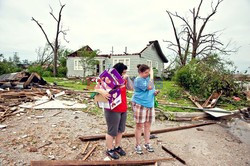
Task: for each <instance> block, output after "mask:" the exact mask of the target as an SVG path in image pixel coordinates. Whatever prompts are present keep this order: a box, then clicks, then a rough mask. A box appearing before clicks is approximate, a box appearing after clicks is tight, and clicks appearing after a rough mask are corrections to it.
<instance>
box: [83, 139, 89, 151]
mask: <svg viewBox="0 0 250 166" xmlns="http://www.w3.org/2000/svg"><path fill="white" fill-rule="evenodd" d="M89 143H90V142H89V141H88V142H87V143H86V145H85V146H84V148H83V150H82V154H85V151H86V150H87V148H88V146H89Z"/></svg>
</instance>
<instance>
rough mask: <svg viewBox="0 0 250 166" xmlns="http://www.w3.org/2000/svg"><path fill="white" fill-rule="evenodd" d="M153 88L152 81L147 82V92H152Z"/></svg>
mask: <svg viewBox="0 0 250 166" xmlns="http://www.w3.org/2000/svg"><path fill="white" fill-rule="evenodd" d="M153 88H154V84H153V82H152V81H149V83H148V90H152V89H153Z"/></svg>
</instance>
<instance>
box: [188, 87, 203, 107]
mask: <svg viewBox="0 0 250 166" xmlns="http://www.w3.org/2000/svg"><path fill="white" fill-rule="evenodd" d="M184 92H185V93H186V95H188V98H189V99H190V100H191V101H192V102H193V103H194V104H195V105H196V107H198V108H203V107H202V106H201V105H200V103H198V102H197V101H195V99H194V97H193V96H191V95H190V94H189V93H188V92H187V91H184Z"/></svg>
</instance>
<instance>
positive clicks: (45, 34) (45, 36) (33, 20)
mask: <svg viewBox="0 0 250 166" xmlns="http://www.w3.org/2000/svg"><path fill="white" fill-rule="evenodd" d="M31 20H32V21H35V22H36V24H37V25H38V26H39V27H40V29H41V30H42V32H43V34H44V36H45V38H46V40H47V42H48V44H49V45H50V47H51V48H52V50H54V46H53V45H52V43H51V42H50V41H49V38H48V36H47V34H46V32H45V31H44V29H43V27H42V25H41V24H40V23H39V22H38V21H37V20H36V19H34V18H33V17H32V19H31Z"/></svg>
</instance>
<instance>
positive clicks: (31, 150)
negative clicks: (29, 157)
mask: <svg viewBox="0 0 250 166" xmlns="http://www.w3.org/2000/svg"><path fill="white" fill-rule="evenodd" d="M29 151H30V152H37V151H38V149H37V148H36V147H30V149H29Z"/></svg>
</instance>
